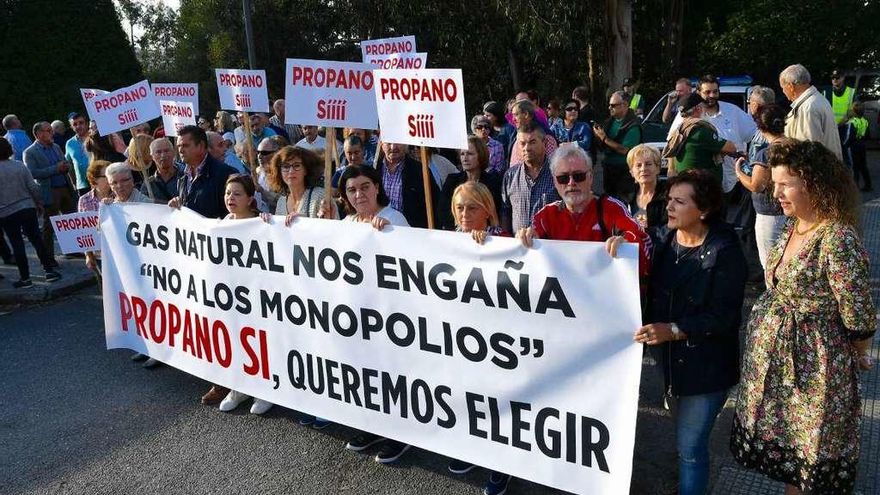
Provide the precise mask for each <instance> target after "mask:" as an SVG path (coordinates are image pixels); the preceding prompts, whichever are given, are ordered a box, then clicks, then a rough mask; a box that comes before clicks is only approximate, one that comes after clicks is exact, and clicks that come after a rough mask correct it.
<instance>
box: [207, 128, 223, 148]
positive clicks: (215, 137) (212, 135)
mask: <svg viewBox="0 0 880 495" xmlns="http://www.w3.org/2000/svg"><path fill="white" fill-rule="evenodd" d="M205 136H206V137H207V138H208V146H211V145H212V144H213V143H212V141H216V140H220V141H223V136H222V135H221V134H220V133H219V132H214V131H207V132H205Z"/></svg>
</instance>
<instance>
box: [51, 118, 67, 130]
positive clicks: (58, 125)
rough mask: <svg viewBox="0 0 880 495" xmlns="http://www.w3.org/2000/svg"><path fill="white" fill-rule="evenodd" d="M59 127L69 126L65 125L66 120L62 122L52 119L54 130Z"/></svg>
mask: <svg viewBox="0 0 880 495" xmlns="http://www.w3.org/2000/svg"><path fill="white" fill-rule="evenodd" d="M59 127H60V128H61V130H64V129H66V128H67V127H66V126H65V125H64V122H61V121H60V120H53V121H52V130H56V129H58V128H59Z"/></svg>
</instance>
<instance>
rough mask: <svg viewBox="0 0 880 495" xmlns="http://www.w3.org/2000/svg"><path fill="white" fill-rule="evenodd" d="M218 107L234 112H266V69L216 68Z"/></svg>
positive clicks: (267, 95)
mask: <svg viewBox="0 0 880 495" xmlns="http://www.w3.org/2000/svg"><path fill="white" fill-rule="evenodd" d="M215 72H216V75H217V93H219V95H220V108H222V109H223V110H233V111H236V112H268V111H269V90H268V88H267V83H266V71H264V70H244V69H216V70H215Z"/></svg>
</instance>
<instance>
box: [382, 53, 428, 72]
mask: <svg viewBox="0 0 880 495" xmlns="http://www.w3.org/2000/svg"><path fill="white" fill-rule="evenodd" d="M367 63H369V64H370V65H371V66H373V67H374V68H376V69H404V70H418V69H424V68H425V67H427V66H428V54H427V53H395V54H392V55H370V57H369V59H368V60H367Z"/></svg>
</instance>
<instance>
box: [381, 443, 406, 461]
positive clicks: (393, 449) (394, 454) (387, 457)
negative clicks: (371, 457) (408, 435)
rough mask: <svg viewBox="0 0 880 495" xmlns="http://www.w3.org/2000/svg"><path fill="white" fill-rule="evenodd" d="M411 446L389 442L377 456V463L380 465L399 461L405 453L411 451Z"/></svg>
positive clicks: (383, 445)
mask: <svg viewBox="0 0 880 495" xmlns="http://www.w3.org/2000/svg"><path fill="white" fill-rule="evenodd" d="M409 448H410V445H409V444H405V443H401V442H398V441H395V440H388V441H387V442H385V443H384V444H382V448H380V449H379V453H378V454H376V462H378V463H380V464H391V463H392V462H395V461H397V460H398V459H400V457H401V456H402V455H403V453H404V452H406V451H407V450H409Z"/></svg>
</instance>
